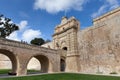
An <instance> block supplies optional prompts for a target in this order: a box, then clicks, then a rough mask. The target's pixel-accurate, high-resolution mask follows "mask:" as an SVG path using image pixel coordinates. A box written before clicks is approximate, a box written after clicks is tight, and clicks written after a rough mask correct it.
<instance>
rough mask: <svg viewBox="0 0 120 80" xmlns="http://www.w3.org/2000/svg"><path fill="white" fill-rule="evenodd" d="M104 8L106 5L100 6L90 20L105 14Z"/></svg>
mask: <svg viewBox="0 0 120 80" xmlns="http://www.w3.org/2000/svg"><path fill="white" fill-rule="evenodd" d="M106 7H107V6H106V5H103V6H101V7H100V8H99V10H98V11H97V12H95V13H93V14H92V15H91V16H92V18H95V17H97V16H99V15H101V14H103V13H105V12H106Z"/></svg>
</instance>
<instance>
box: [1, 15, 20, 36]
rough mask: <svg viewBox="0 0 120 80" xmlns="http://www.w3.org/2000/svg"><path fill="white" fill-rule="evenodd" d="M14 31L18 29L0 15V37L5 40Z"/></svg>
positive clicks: (9, 20)
mask: <svg viewBox="0 0 120 80" xmlns="http://www.w3.org/2000/svg"><path fill="white" fill-rule="evenodd" d="M16 30H19V27H18V26H17V25H16V24H14V23H12V21H11V19H9V18H6V17H4V16H3V15H0V37H2V38H6V37H7V36H9V35H10V34H11V33H12V32H14V31H16Z"/></svg>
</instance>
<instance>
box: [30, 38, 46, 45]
mask: <svg viewBox="0 0 120 80" xmlns="http://www.w3.org/2000/svg"><path fill="white" fill-rule="evenodd" d="M30 43H31V44H34V45H40V46H41V45H42V44H44V43H45V41H44V39H42V38H34V39H33V40H31V41H30Z"/></svg>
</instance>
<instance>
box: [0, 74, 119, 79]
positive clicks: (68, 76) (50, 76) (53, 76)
mask: <svg viewBox="0 0 120 80" xmlns="http://www.w3.org/2000/svg"><path fill="white" fill-rule="evenodd" d="M0 80H120V77H114V76H100V75H88V74H75V73H58V74H44V75H36V76H25V77H11V78H0Z"/></svg>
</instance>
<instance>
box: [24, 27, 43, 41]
mask: <svg viewBox="0 0 120 80" xmlns="http://www.w3.org/2000/svg"><path fill="white" fill-rule="evenodd" d="M35 37H41V32H40V31H39V30H33V29H28V30H26V31H25V32H24V33H23V35H22V40H24V41H27V42H30V41H31V40H32V39H34V38H35Z"/></svg>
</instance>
